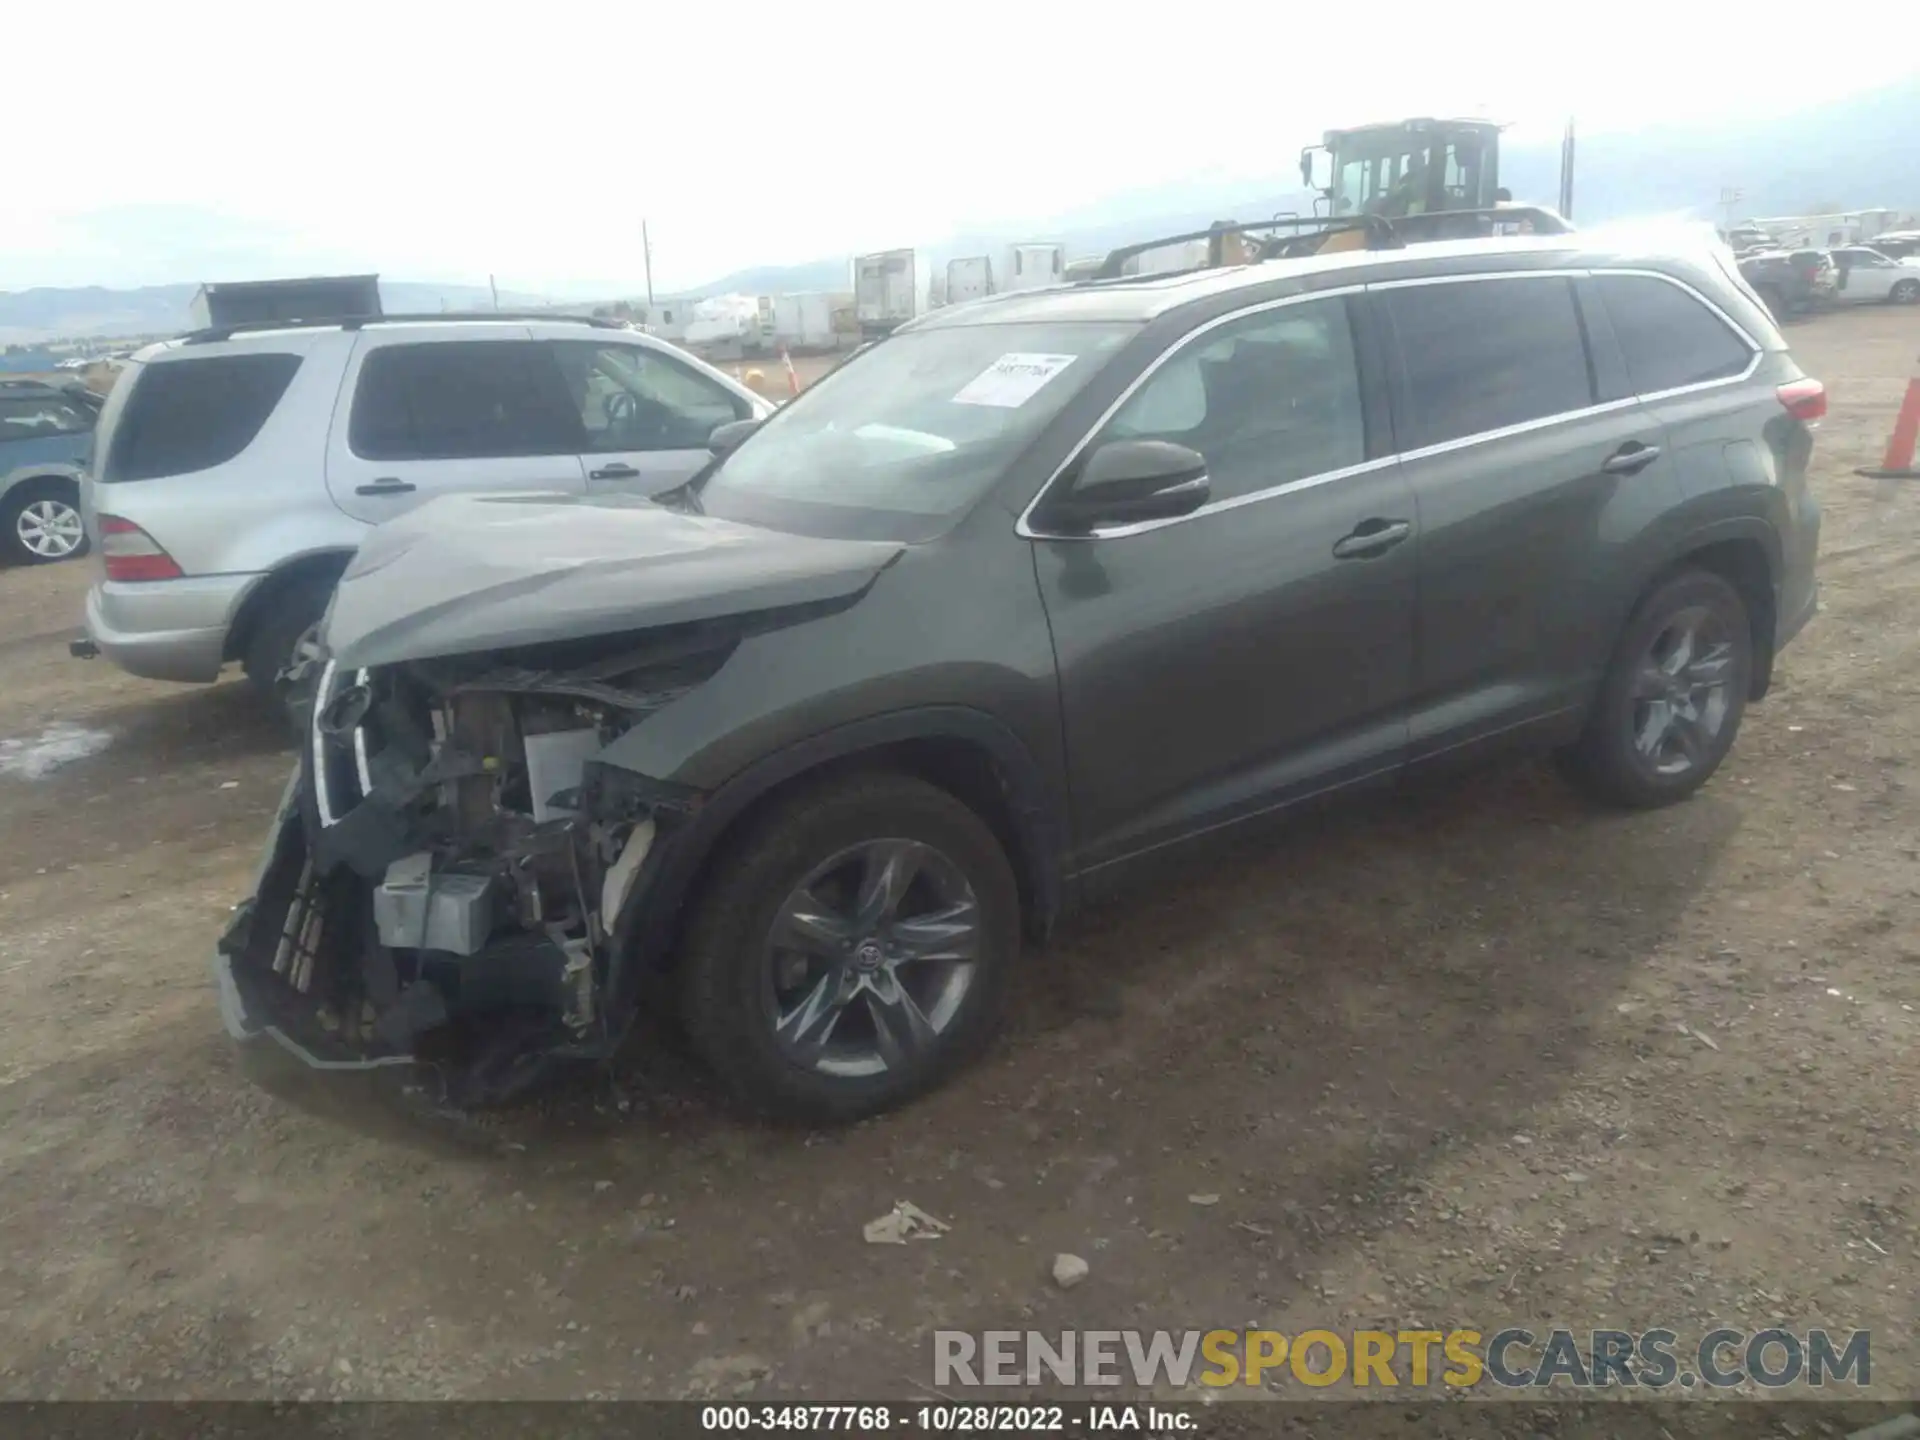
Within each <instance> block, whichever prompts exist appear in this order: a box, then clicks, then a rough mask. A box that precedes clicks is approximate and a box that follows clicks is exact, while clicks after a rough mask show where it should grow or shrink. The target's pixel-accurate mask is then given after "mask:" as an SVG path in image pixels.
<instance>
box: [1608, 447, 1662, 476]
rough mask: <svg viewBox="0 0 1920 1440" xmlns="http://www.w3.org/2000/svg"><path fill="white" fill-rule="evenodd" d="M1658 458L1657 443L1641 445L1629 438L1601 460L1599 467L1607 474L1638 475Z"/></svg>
mask: <svg viewBox="0 0 1920 1440" xmlns="http://www.w3.org/2000/svg"><path fill="white" fill-rule="evenodd" d="M1659 458H1660V447H1659V446H1658V445H1642V444H1641V443H1640V442H1639V441H1638V440H1629V441H1627V443H1626V444H1624V445H1622V446H1621V447H1620V448H1619V449H1618V450H1616V451H1614V452H1613V454H1611V455H1609V456H1608V457H1607V458H1606V459H1605V460H1602V461H1601V462H1600V468H1601V469H1602V470H1604V471H1606V472H1607V473H1608V474H1609V475H1638V474H1639V473H1640V472H1641V471H1642V470H1644V469H1646V468H1647V466H1649V465H1651V464H1652V463H1653V462H1654V461H1656V460H1658V459H1659Z"/></svg>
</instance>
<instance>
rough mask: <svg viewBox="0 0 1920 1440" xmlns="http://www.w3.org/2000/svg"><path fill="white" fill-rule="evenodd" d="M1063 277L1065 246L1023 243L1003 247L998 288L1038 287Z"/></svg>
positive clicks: (1064, 273) (1065, 276)
mask: <svg viewBox="0 0 1920 1440" xmlns="http://www.w3.org/2000/svg"><path fill="white" fill-rule="evenodd" d="M1066 278H1067V247H1066V246H1064V245H1055V244H1052V243H1039V244H1036V243H1027V244H1021V245H1010V246H1008V247H1007V266H1006V269H1005V271H1004V272H1003V273H1002V274H1001V276H1000V288H1001V289H1002V290H1038V289H1040V288H1041V287H1042V286H1045V285H1058V284H1060V283H1061V282H1062V281H1063V280H1065V279H1066Z"/></svg>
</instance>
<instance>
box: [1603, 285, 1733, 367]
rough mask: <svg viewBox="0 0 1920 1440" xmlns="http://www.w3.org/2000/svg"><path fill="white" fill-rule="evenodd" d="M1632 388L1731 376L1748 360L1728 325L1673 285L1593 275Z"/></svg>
mask: <svg viewBox="0 0 1920 1440" xmlns="http://www.w3.org/2000/svg"><path fill="white" fill-rule="evenodd" d="M1594 284H1595V285H1596V287H1598V289H1599V292H1600V298H1601V302H1602V303H1603V304H1604V305H1605V306H1606V307H1607V318H1608V319H1609V320H1611V321H1612V322H1613V333H1614V334H1615V335H1616V336H1617V337H1618V338H1619V341H1620V349H1621V351H1622V352H1623V353H1624V354H1625V356H1626V361H1627V376H1628V379H1629V380H1631V382H1632V384H1633V388H1634V392H1635V393H1636V394H1640V395H1651V394H1655V393H1656V392H1658V391H1662V390H1677V389H1679V388H1680V387H1681V386H1683V385H1703V384H1705V383H1707V382H1708V381H1710V380H1730V379H1732V378H1733V377H1734V376H1736V375H1740V374H1743V373H1744V372H1745V371H1746V369H1747V367H1748V366H1749V365H1751V364H1752V363H1753V349H1752V347H1751V346H1749V345H1748V344H1747V342H1746V341H1745V340H1743V339H1742V338H1741V337H1740V336H1739V335H1737V334H1735V333H1734V331H1733V328H1732V327H1731V326H1729V325H1728V324H1727V322H1726V321H1724V320H1722V319H1721V318H1720V317H1719V316H1718V315H1716V314H1714V313H1713V311H1711V310H1709V309H1708V308H1707V307H1706V306H1705V305H1703V304H1701V303H1700V302H1699V301H1698V300H1696V299H1695V298H1694V297H1693V296H1691V295H1689V294H1688V293H1687V292H1686V291H1685V290H1682V289H1681V288H1680V287H1679V286H1678V285H1671V284H1669V283H1668V282H1666V281H1665V280H1657V279H1654V278H1653V277H1652V276H1649V275H1596V276H1594Z"/></svg>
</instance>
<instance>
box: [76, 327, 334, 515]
mask: <svg viewBox="0 0 1920 1440" xmlns="http://www.w3.org/2000/svg"><path fill="white" fill-rule="evenodd" d="M299 368H300V357H299V356H298V355H283V354H274V353H262V354H257V355H210V356H206V357H204V358H202V357H195V358H192V359H186V360H174V361H161V362H156V363H152V364H149V365H147V366H145V367H144V368H143V369H142V370H141V371H140V373H139V376H138V378H137V379H136V380H135V382H134V385H133V390H132V392H131V393H130V394H129V395H128V396H127V397H126V401H125V404H124V407H123V408H122V409H121V412H120V415H119V417H118V421H117V423H116V424H115V425H114V428H113V436H112V440H111V442H110V445H109V448H108V450H107V455H106V464H105V465H104V466H103V467H102V469H101V473H100V479H101V481H102V482H103V483H106V484H114V483H117V482H120V481H126V480H153V479H157V478H159V477H161V476H163V475H186V474H190V473H191V472H193V471H195V470H210V469H212V468H213V467H214V466H216V465H224V464H226V463H227V462H228V461H229V460H232V459H234V458H235V457H237V456H238V455H239V454H240V453H241V452H242V451H243V450H245V449H246V448H247V447H248V446H249V445H251V444H252V443H253V441H254V437H255V436H257V435H258V434H259V433H260V427H261V426H263V425H265V424H266V423H267V417H268V416H269V415H271V414H273V409H274V407H275V406H276V405H278V404H279V403H280V397H281V396H282V395H284V394H286V393H287V386H288V385H289V384H291V383H292V382H293V376H294V372H295V371H297V370H298V369H299Z"/></svg>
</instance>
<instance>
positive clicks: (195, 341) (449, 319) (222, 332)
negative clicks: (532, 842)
mask: <svg viewBox="0 0 1920 1440" xmlns="http://www.w3.org/2000/svg"><path fill="white" fill-rule="evenodd" d="M479 320H505V321H509V322H517V323H519V324H527V323H529V322H531V321H558V322H560V323H562V324H567V325H588V326H592V327H593V328H594V329H596V330H624V329H626V328H627V322H626V321H624V320H615V319H612V318H611V317H609V316H605V315H556V314H553V313H552V312H550V311H543V310H456V311H445V310H440V311H421V312H418V313H414V314H401V315H335V316H332V317H330V318H317V319H313V320H242V321H239V322H236V323H235V324H232V325H212V326H208V327H207V328H206V329H204V330H189V331H187V332H186V333H185V334H184V335H182V336H180V341H181V343H182V344H186V345H209V344H212V343H213V342H215V341H218V340H231V339H232V338H233V337H234V336H235V335H241V334H246V333H248V332H252V331H261V330H326V329H333V328H335V327H338V328H339V329H341V330H360V329H364V328H365V327H366V326H368V325H395V324H412V325H418V324H423V323H433V324H439V323H441V322H446V323H450V324H458V323H460V322H462V321H479Z"/></svg>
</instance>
